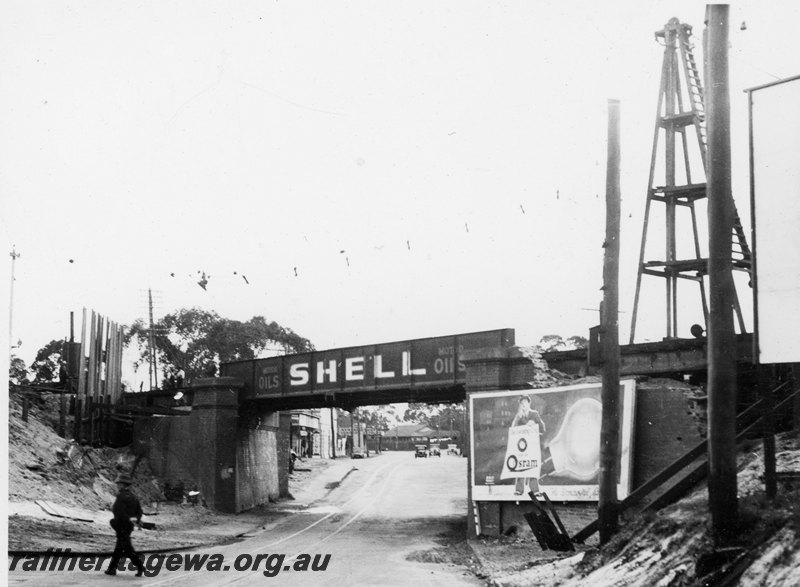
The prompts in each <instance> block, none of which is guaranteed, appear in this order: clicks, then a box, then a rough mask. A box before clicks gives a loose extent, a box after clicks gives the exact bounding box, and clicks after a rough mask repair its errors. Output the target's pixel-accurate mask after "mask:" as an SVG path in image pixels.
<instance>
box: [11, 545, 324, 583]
mask: <svg viewBox="0 0 800 587" xmlns="http://www.w3.org/2000/svg"><path fill="white" fill-rule="evenodd" d="M110 559H111V557H110V556H108V555H88V554H87V555H84V554H80V555H79V554H73V553H72V551H71V550H70V549H69V548H67V549H64V550H62V549H60V548H56V549H52V548H49V549H47V552H45V553H43V554H11V553H9V557H8V570H9V572H11V571H54V572H59V571H61V572H70V571H71V572H83V573H88V572H96V571H102V570H104V569H106V568H107V566H108V563H109V562H110ZM141 559H142V561H143V563H144V575H145V576H146V577H156V576H158V574H159V573H161V571H169V572H177V571H195V572H196V571H203V572H210V573H213V572H225V571H239V572H244V571H248V572H251V573H252V572H258V571H261V572H262V573H263V575H264V576H265V577H275V576H277V575H278V573H281V572H283V571H287V572H291V571H294V572H307V571H314V572H320V571H325V570H327V568H328V563H329V562H330V560H331V555H330V554H314V555H311V554H298V555H296V556H293V557H291V559H287V556H286V555H285V554H261V553H256V554H240V555H237V556H236V558H235V559H233V561H232V562H231V561H226V560H225V556H224V555H222V554H197V553H192V554H188V553H171V554H147V555H142V556H141ZM135 570H136V567H135V566H134V564H133V561H131V560H130V559H124V560H122V561H120V563H119V565H118V566H117V571H119V572H122V571H135Z"/></svg>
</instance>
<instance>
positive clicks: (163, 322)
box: [126, 308, 314, 379]
mask: <svg viewBox="0 0 800 587" xmlns="http://www.w3.org/2000/svg"><path fill="white" fill-rule="evenodd" d="M153 326H154V328H153V335H154V336H153V338H154V340H155V347H156V357H157V360H158V365H159V368H160V370H161V375H162V377H166V376H169V375H174V374H175V373H177V371H179V370H180V369H183V370H184V371H185V373H186V377H187V379H192V378H195V377H201V376H203V375H204V374H205V373H206V372H207V371H208V369H209V368H210V367H212V366H217V365H218V364H219V363H220V362H228V361H238V360H248V359H255V358H258V357H259V356H260V355H261V354H262V353H264V352H265V351H268V350H280V351H282V352H285V353H301V352H307V351H312V350H314V345H312V344H311V342H310V341H309V340H308V339H306V338H303V337H302V336H300V335H299V334H297V333H295V332H293V331H292V330H291V329H289V328H285V327H283V326H281V325H280V324H278V323H277V322H267V321H266V320H265V319H264V317H263V316H254V317H253V318H251V319H250V320H248V321H247V322H240V321H239V320H230V319H228V318H222V317H220V316H219V315H218V314H217V313H216V312H213V311H207V310H201V309H199V308H188V309H187V308H183V309H180V310H177V311H175V312H173V313H171V314H167V315H166V316H164V317H163V318H161V319H160V320H159V321H158V322H156V323H155V324H154V325H153ZM149 334H150V329H149V325H148V324H147V323H145V322H144V320H137V321H136V322H134V323H133V325H131V327H130V328H129V329H127V334H126V345H128V344H135V345H136V347H137V349H138V351H139V359H138V360H137V361H136V363H135V365H136V366H137V367H138V366H140V365H142V364H146V363H147V361H148V352H149V344H150V343H149Z"/></svg>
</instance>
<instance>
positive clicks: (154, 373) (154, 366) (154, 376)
mask: <svg viewBox="0 0 800 587" xmlns="http://www.w3.org/2000/svg"><path fill="white" fill-rule="evenodd" d="M147 301H148V308H149V310H150V336H149V340H150V390H151V391H152V390H153V382H154V381H155V388H156V389H158V360H157V359H156V344H155V342H156V336H155V334H154V333H153V291H152V290H150V289H148V290H147Z"/></svg>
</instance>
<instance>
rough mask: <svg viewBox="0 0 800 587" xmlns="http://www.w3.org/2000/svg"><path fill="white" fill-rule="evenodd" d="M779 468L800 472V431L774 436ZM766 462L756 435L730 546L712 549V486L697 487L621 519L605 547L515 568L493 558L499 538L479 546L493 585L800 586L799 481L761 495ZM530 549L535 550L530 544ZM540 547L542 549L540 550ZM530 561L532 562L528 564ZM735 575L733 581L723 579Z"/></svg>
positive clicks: (746, 456) (743, 456)
mask: <svg viewBox="0 0 800 587" xmlns="http://www.w3.org/2000/svg"><path fill="white" fill-rule="evenodd" d="M776 461H777V470H778V471H779V472H785V473H789V472H800V440H798V436H797V434H796V433H784V434H781V435H779V436H778V437H777V454H776ZM763 470H764V461H763V454H762V450H761V443H760V442H759V441H750V442H749V443H748V444H746V445H745V446H744V448H743V450H742V452H741V453H740V457H739V475H738V491H739V516H738V517H739V526H738V532H737V537H736V538H735V539H734V540H733V541H732V542H731V543H730V544H728V545H726V546H725V548H715V545H714V541H713V540H712V538H711V532H710V518H709V514H708V488H707V486H706V485H705V484H703V485H702V486H699V487H698V488H697V489H696V490H694V491H693V492H692V493H691V494H690V495H689V496H687V497H686V498H685V499H683V500H681V501H679V502H678V503H676V504H674V505H672V506H670V507H668V508H665V509H663V510H661V511H660V512H658V513H656V514H648V515H644V516H635V517H632V518H628V519H623V520H622V523H621V530H620V532H619V533H618V535H617V536H616V537H615V538H614V539H613V540H612V541H611V542H610V543H609V544H608V545H606V546H605V547H603V548H602V549H587V550H585V551H583V552H579V553H577V554H576V553H569V554H564V555H558V554H557V553H552V554H549V555H547V558H539V559H535V558H533V557H530V556H528V557H520V554H521V551H520V548H524V546H525V545H520V544H515V545H514V546H516V547H517V549H516V553H517V557H518V558H517V561H518V563H519V564H517V565H516V566H515V568H511V567H510V566H507V567H506V568H505V569H503V568H502V566H500V568H498V566H497V565H493V563H494V562H496V561H493V558H497V560H500V558H502V553H501V552H500V550H501V549H502V550H503V551H505V550H506V548H505V547H507V546H508V545H504V544H503V542H507V541H508V540H509V538H506V537H504V538H502V539H497V540H496V542H497V548H498V555H499V556H498V557H493V555H492V554H491V550H493V549H494V547H493V546H491V545H486V544H483V545H482V548H481V553H482V559H485V560H484V561H483V562H484V563H485V564H484V567H486V568H487V570H490V571H491V572H489V573H488V575H489V576H488V578H489V579H490V584H492V585H497V586H500V585H502V586H509V587H511V586H523V585H562V586H570V587H578V586H584V585H592V586H615V587H625V586H634V585H636V586H651V585H664V586H667V585H669V586H688V585H692V586H694V585H721V584H728V585H759V586H770V587H778V586H784V585H800V482H798V481H782V482H781V483H780V485H779V489H778V496H777V497H776V498H775V499H774V500H768V499H767V498H766V497H765V495H764V484H763ZM529 546H530V551H538V549H537V548H535V547H534V545H533V544H532V543H531V544H530V545H529ZM538 552H540V553H541V551H538ZM525 567H527V568H525ZM725 580H731V581H732V582H730V583H723V581H725Z"/></svg>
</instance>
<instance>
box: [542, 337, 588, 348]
mask: <svg viewBox="0 0 800 587" xmlns="http://www.w3.org/2000/svg"><path fill="white" fill-rule="evenodd" d="M537 346H538V347H539V348H540V349H541V350H542V352H548V351H572V350H575V349H585V348H586V347H587V346H589V340H588V339H587V338H584V337H583V336H577V335H576V336H570V337H569V338H567V339H566V340H565V339H564V338H563V337H562V336H561V335H560V334H545V335H544V336H543V337H542V338H541V340H539V344H538V345H537Z"/></svg>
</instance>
